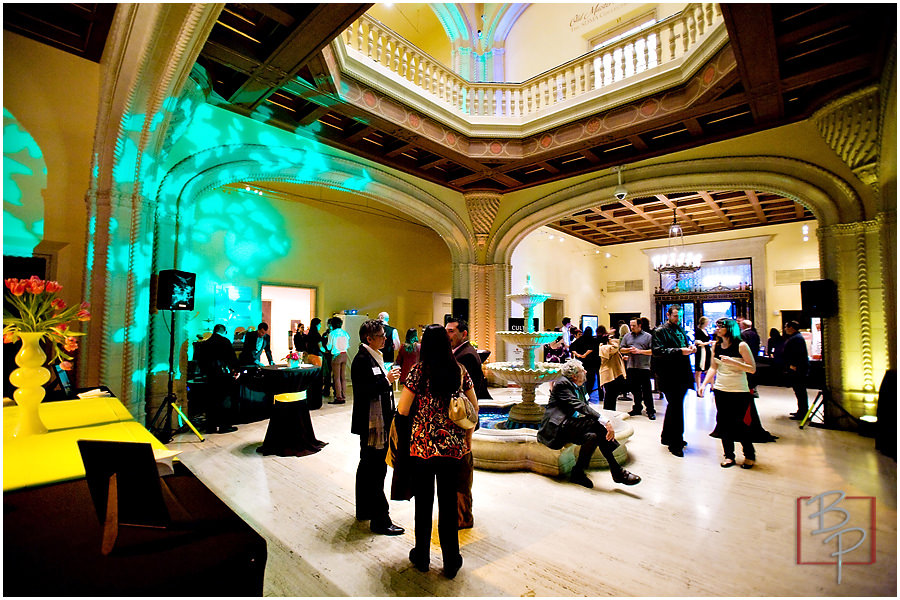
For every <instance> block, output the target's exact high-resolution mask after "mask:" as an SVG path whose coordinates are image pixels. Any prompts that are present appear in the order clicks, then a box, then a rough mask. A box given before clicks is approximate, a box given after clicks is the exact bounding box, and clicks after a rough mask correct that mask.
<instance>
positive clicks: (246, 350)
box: [240, 331, 275, 365]
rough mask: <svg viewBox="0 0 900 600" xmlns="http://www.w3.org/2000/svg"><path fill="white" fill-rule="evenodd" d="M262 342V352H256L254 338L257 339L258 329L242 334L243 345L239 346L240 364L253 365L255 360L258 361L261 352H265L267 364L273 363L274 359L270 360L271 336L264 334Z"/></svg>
mask: <svg viewBox="0 0 900 600" xmlns="http://www.w3.org/2000/svg"><path fill="white" fill-rule="evenodd" d="M264 335H265V338H264V340H265V341H264V342H263V347H262V352H260V353H259V354H257V353H256V340H257V339H259V332H258V331H251V332H250V333H247V334H244V347H243V348H241V356H240V361H241V364H242V365H254V364H256V362H257V361H259V358H260V356H262V353H263V352H265V353H266V358H268V359H269V364H270V365H274V364H275V361H274V360H272V345H271V338H270V337H269V334H268V333H266V334H264Z"/></svg>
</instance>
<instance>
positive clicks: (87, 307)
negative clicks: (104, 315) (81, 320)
mask: <svg viewBox="0 0 900 600" xmlns="http://www.w3.org/2000/svg"><path fill="white" fill-rule="evenodd" d="M90 307H91V303H90V302H82V303H81V310H87V309H89V308H90Z"/></svg>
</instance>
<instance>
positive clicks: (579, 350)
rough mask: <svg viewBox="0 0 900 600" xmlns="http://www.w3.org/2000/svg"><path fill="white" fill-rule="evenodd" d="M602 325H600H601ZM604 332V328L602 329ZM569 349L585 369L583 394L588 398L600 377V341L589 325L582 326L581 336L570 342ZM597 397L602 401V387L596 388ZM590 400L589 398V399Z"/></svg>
mask: <svg viewBox="0 0 900 600" xmlns="http://www.w3.org/2000/svg"><path fill="white" fill-rule="evenodd" d="M601 327H602V325H601ZM603 333H606V330H605V329H604V330H603ZM569 350H570V351H571V353H572V356H573V357H574V358H577V359H578V360H580V361H581V364H583V365H584V370H585V371H587V378H586V379H585V383H584V395H585V396H586V397H588V399H590V396H591V392H593V391H594V384H595V383H596V382H597V380H598V379H599V378H600V341H599V340H598V339H597V338H596V337H594V330H593V329H591V328H590V327H585V328H584V333H582V334H581V337H579V338H578V339H576V340H575V341H574V342H572V345H571V346H569ZM597 397H598V398H599V400H600V402H602V401H603V388H601V387H598V388H597ZM589 401H590V400H589Z"/></svg>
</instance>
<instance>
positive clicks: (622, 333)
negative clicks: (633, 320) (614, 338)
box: [619, 323, 630, 338]
mask: <svg viewBox="0 0 900 600" xmlns="http://www.w3.org/2000/svg"><path fill="white" fill-rule="evenodd" d="M629 331H630V328H629V327H628V325H625V324H624V323H622V325H621V327H619V337H620V338H621V337H625V336H626V335H628V332H629Z"/></svg>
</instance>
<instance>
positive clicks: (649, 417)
mask: <svg viewBox="0 0 900 600" xmlns="http://www.w3.org/2000/svg"><path fill="white" fill-rule="evenodd" d="M647 418H648V419H650V420H651V421H655V420H656V413H650V414H649V415H647Z"/></svg>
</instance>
